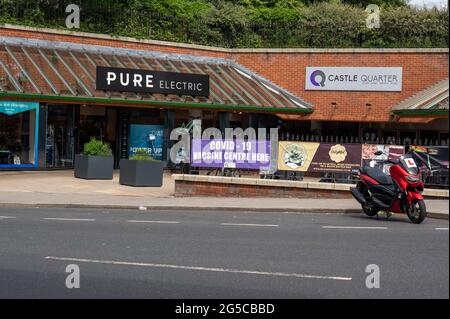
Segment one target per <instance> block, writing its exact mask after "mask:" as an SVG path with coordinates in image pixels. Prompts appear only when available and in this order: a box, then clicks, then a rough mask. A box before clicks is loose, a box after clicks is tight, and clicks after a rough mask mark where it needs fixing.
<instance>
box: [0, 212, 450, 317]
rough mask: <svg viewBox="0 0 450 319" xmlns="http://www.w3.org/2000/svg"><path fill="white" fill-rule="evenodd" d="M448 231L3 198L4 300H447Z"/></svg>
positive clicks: (433, 223) (435, 226) (393, 223)
mask: <svg viewBox="0 0 450 319" xmlns="http://www.w3.org/2000/svg"><path fill="white" fill-rule="evenodd" d="M448 236H449V234H448V221H445V220H437V219H427V220H425V221H424V223H422V224H420V225H414V224H411V223H409V222H408V220H407V219H406V218H404V217H402V216H394V217H392V218H391V219H389V220H386V219H380V220H376V219H374V218H369V217H366V216H363V215H361V214H347V215H336V214H334V215H325V214H311V213H302V214H279V213H269V212H266V213H258V212H253V213H242V212H240V213H239V212H234V211H232V210H230V211H227V212H220V211H216V210H210V211H202V212H198V211H193V212H192V211H189V210H186V209H181V210H178V211H175V210H172V211H161V210H158V211H156V210H154V211H151V212H148V211H137V210H120V209H110V210H108V209H74V208H24V207H21V208H18V207H16V208H11V207H9V208H6V207H3V208H2V207H0V256H1V258H0V299H1V298H176V299H179V298H182V299H192V298H200V299H209V298H232V299H244V298H255V299H266V298H267V299H268V298H295V299H301V298H333V299H336V298H338V299H341V298H344V299H345V298H370V299H375V298H388V299H391V298H408V299H428V298H443V299H448V298H449V237H448ZM69 265H71V266H70V268H67V267H68V266H69ZM76 268H78V270H79V271H77V272H76V273H75V270H74V269H76ZM75 274H79V288H72V289H68V288H67V287H66V283H67V282H69V283H75V282H77V280H75V279H74V278H75V277H73V276H75ZM372 275H373V276H372ZM378 275H379V276H378ZM368 276H369V277H368ZM374 276H375V277H374ZM371 278H375V279H373V281H371V280H369V279H371ZM368 281H369V282H378V283H379V288H371V289H369V288H368V287H367V286H366V283H367V282H368ZM199 317H201V316H199Z"/></svg>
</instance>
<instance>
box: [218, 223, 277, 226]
mask: <svg viewBox="0 0 450 319" xmlns="http://www.w3.org/2000/svg"><path fill="white" fill-rule="evenodd" d="M220 225H222V226H249V227H280V225H271V224H235V223H221V224H220Z"/></svg>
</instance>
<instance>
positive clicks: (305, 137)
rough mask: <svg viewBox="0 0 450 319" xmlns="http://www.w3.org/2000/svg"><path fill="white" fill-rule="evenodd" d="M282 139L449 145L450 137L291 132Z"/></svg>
mask: <svg viewBox="0 0 450 319" xmlns="http://www.w3.org/2000/svg"><path fill="white" fill-rule="evenodd" d="M278 140H280V141H299V142H320V143H341V144H343V143H345V144H348V143H350V144H385V145H402V146H408V145H418V146H449V139H448V138H437V139H431V138H423V139H422V138H419V139H416V138H415V139H411V138H403V139H397V138H396V137H394V136H388V137H381V138H379V137H369V138H364V137H358V136H352V135H351V136H348V135H347V136H342V135H341V136H338V135H325V136H324V135H314V134H289V133H281V134H279V136H278Z"/></svg>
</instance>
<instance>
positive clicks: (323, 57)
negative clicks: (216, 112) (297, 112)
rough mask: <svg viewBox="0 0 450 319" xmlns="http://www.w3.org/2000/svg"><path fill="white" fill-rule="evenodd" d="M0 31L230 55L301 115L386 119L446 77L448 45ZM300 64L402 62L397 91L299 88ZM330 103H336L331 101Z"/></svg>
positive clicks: (301, 80)
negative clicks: (299, 107) (284, 45)
mask: <svg viewBox="0 0 450 319" xmlns="http://www.w3.org/2000/svg"><path fill="white" fill-rule="evenodd" d="M0 36H14V37H24V38H31V39H33V38H34V39H43V40H51V41H65V42H75V43H84V44H86V45H104V46H112V47H124V48H132V49H145V50H153V51H162V52H176V53H183V54H191V55H202V56H211V57H222V58H228V59H234V60H236V61H237V62H238V63H240V64H241V65H243V66H245V67H247V68H249V69H251V70H252V71H254V72H256V73H258V74H260V75H261V76H263V77H265V78H267V79H269V80H271V81H272V82H274V83H275V84H277V85H279V86H281V87H283V88H285V89H287V90H289V91H291V92H292V93H294V94H295V95H297V96H299V97H301V98H303V99H304V100H306V101H308V102H311V103H312V104H313V105H314V108H315V111H314V112H313V113H312V114H310V115H307V116H302V117H301V118H302V119H305V120H327V121H358V122H387V121H389V120H390V116H391V112H390V111H391V108H392V107H393V106H394V105H396V104H397V103H399V102H400V101H402V100H404V99H406V98H408V97H410V96H412V95H413V94H414V93H416V92H418V91H421V90H423V89H425V88H427V87H429V86H431V85H433V84H435V83H436V82H438V81H440V80H442V79H444V78H447V77H448V73H449V71H448V68H449V62H448V58H449V56H448V49H447V50H443V49H437V50H433V49H430V50H427V49H424V50H408V49H404V50H402V49H398V50H395V49H394V50H367V49H361V50H358V49H355V50H345V49H344V50H338V49H336V50H333V49H330V50H326V49H325V50H312V49H311V50H308V49H305V50H301V49H298V50H296V49H293V50H289V49H287V50H232V49H231V50H229V49H220V48H208V47H200V46H189V45H177V44H171V43H167V44H165V43H162V42H158V41H139V40H132V39H128V40H127V39H113V38H111V37H108V36H97V35H88V34H83V35H82V34H77V35H71V34H69V33H65V32H58V31H52V30H49V31H43V30H39V31H36V30H34V31H33V30H31V29H26V28H16V29H14V28H11V27H1V26H0ZM306 66H355V67H357V66H386V67H387V66H401V67H403V89H402V91H401V92H343V91H305V90H304V87H305V68H306ZM331 103H336V104H335V105H332V104H331ZM367 104H371V105H370V106H368V105H367ZM412 122H413V121H412Z"/></svg>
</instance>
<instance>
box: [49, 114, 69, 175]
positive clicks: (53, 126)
mask: <svg viewBox="0 0 450 319" xmlns="http://www.w3.org/2000/svg"><path fill="white" fill-rule="evenodd" d="M47 110H48V111H47V134H46V142H45V158H46V164H47V165H46V166H47V167H53V168H72V167H73V159H74V146H75V136H74V114H75V107H74V106H73V105H49V106H48V109H47Z"/></svg>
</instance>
